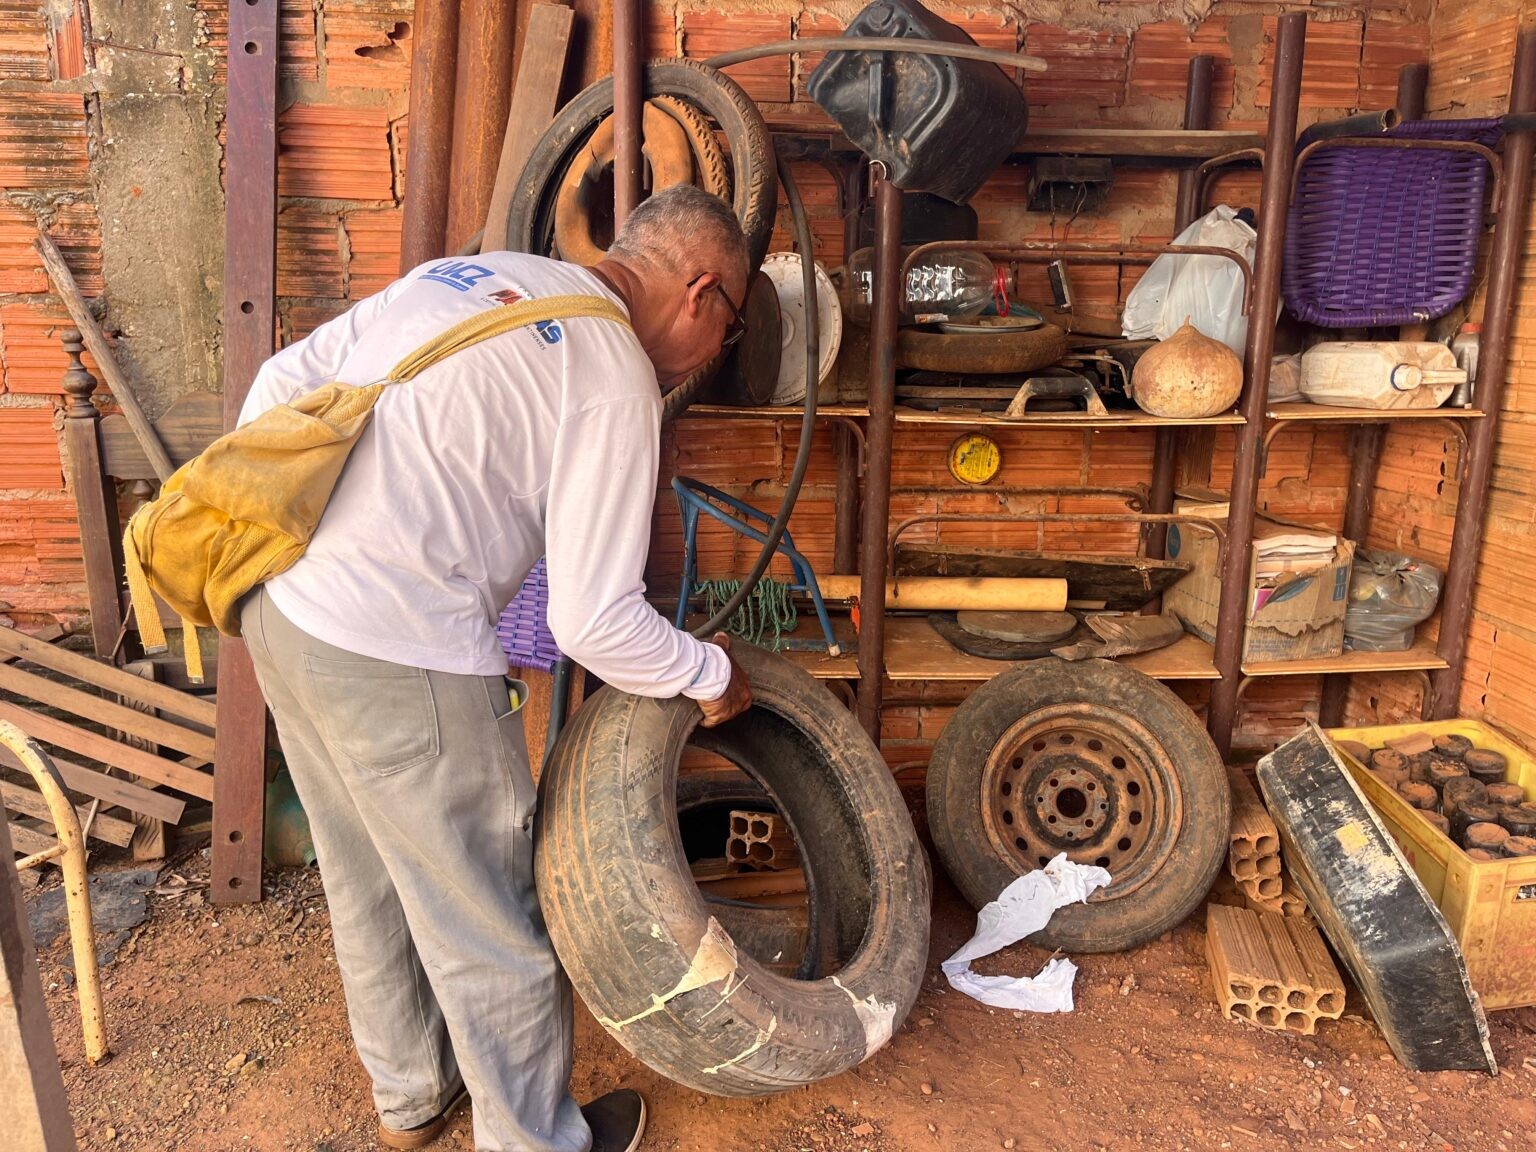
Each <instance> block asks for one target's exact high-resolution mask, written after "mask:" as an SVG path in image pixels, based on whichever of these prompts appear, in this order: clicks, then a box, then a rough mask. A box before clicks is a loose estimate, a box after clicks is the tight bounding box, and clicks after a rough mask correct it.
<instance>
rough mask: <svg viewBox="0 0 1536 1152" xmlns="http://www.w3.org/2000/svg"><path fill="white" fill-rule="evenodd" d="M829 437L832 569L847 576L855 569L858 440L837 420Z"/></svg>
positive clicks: (857, 530)
mask: <svg viewBox="0 0 1536 1152" xmlns="http://www.w3.org/2000/svg"><path fill="white" fill-rule="evenodd" d="M832 437H833V439H832V446H833V451H834V452H835V453H836V455H837V495H836V497H835V498H834V503H833V528H832V571H833V572H835V573H837V575H839V576H851V575H853V574H854V573H856V572H857V571H858V570H859V444H858V441H857V440H855V439H854V437H853V433H852V432H850V431H849V430H848V429H847V428H845V427H843V426H842V425H841V424H838V425H836V426H835V427H834V428H833V429H832Z"/></svg>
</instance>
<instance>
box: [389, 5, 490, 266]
mask: <svg viewBox="0 0 1536 1152" xmlns="http://www.w3.org/2000/svg"><path fill="white" fill-rule="evenodd" d="M458 56H459V0H416V19H415V22H414V23H413V24H412V25H411V102H410V111H409V117H410V126H411V131H410V134H409V137H408V139H407V142H406V157H405V220H404V223H403V224H402V226H401V230H400V272H401V274H402V275H404V274H405V273H406V272H409V271H410V270H411V269H412V268H414V267H416V265H418V264H424V263H426V262H427V261H428V260H435V259H436V258H437V257H439V256H441V255H442V254H443V253H444V252H445V251H447V247H448V177H449V167H450V165H451V164H452V160H453V79H454V72H455V70H456V69H457V67H458V64H457V61H458ZM477 251H478V249H477Z"/></svg>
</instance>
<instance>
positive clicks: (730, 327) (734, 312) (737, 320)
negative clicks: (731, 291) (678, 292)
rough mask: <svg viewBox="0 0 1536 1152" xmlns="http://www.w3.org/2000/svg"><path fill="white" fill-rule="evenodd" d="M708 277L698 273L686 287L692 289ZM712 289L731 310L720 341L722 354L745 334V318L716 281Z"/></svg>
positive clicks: (704, 273)
mask: <svg viewBox="0 0 1536 1152" xmlns="http://www.w3.org/2000/svg"><path fill="white" fill-rule="evenodd" d="M709 275H711V273H709V272H700V273H699V274H698V275H697V276H695V277H694V278H693V279H692V280H690V281H688V284H687V287H689V288H692V287H693V286H694V285H695V284H697V283H698V282H699V281H700V280H702V279H704V277H706V276H709ZM714 287H715V291H716V292H718V293H720V299H722V300H724V301H725V306H726V307H727V308H729V309H730V310H731V322H730V323H729V324H727V325H726V326H725V335H724V336H723V337H722V338H721V340H720V351H722V352H724V351H725V350H726V349H727V348H729V347H731V345H733V344H735V343H737V342H738V341H740V340H741V338H742V337H743V336H745V335H746V334H747V318H746V317H745V316H743V315H742V314H741V310H740V309H738V308H737V307H736V305H735V304H733V303H731V298H730V297H729V296H727V295H726V293H725V289H724V288H723V287H721V284H720V281H719V280H718V279H717V280H716V281H715V285H714Z"/></svg>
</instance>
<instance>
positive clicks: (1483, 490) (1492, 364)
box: [1427, 29, 1536, 720]
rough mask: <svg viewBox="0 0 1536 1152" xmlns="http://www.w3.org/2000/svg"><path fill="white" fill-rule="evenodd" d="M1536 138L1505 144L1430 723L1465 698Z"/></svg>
mask: <svg viewBox="0 0 1536 1152" xmlns="http://www.w3.org/2000/svg"><path fill="white" fill-rule="evenodd" d="M1509 110H1510V112H1511V113H1513V114H1515V115H1520V114H1523V113H1529V112H1536V29H1528V30H1526V31H1524V32H1522V33H1521V34H1520V41H1519V47H1518V49H1517V50H1516V53H1515V74H1514V79H1513V80H1512V81H1511V84H1510V93H1509ZM1533 154H1536V136H1533V135H1532V133H1531V131H1529V130H1522V131H1519V132H1512V133H1511V134H1510V135H1509V136H1508V137H1506V138H1505V141H1504V161H1505V171H1506V172H1507V178H1506V179H1505V181H1504V195H1503V197H1502V199H1501V200H1500V201H1499V215H1498V221H1497V223H1496V224H1495V226H1494V231H1493V253H1492V256H1491V258H1490V261H1489V271H1488V302H1487V304H1486V305H1485V307H1484V310H1483V339H1482V348H1481V351H1480V354H1479V356H1478V361H1477V386H1476V388H1475V389H1474V393H1473V394H1474V395H1475V396H1476V398H1477V406H1478V407H1479V408H1480V409H1482V411H1483V413H1484V415H1483V418H1482V419H1481V420H1475V421H1473V422H1472V423H1473V425H1474V426H1473V427H1472V428H1470V429H1468V430H1467V437H1468V450H1467V466H1466V471H1465V474H1464V476H1463V478H1462V481H1461V490H1460V494H1459V497H1458V499H1457V503H1456V527H1455V530H1454V531H1453V533H1452V535H1451V562H1450V564H1449V565H1448V566H1447V569H1446V574H1445V588H1444V590H1443V591H1442V592H1441V595H1440V605H1441V607H1440V644H1439V652H1440V656H1441V658H1442V659H1443V660H1444V661H1445V662H1446V664H1447V667H1446V668H1444V669H1443V670H1441V671H1439V672H1437V673H1436V674H1435V676H1434V679H1433V691H1432V692H1431V694H1430V698H1429V701H1428V707H1427V714H1428V716H1429V718H1430V719H1432V720H1444V719H1448V718H1450V717H1452V716H1455V715H1456V711H1457V704H1458V701H1459V700H1460V697H1461V674H1462V665H1463V664H1464V662H1465V660H1466V655H1467V626H1468V625H1469V624H1470V623H1471V619H1472V595H1473V592H1474V590H1475V589H1476V586H1477V566H1478V553H1479V551H1480V548H1481V545H1482V535H1483V517H1484V514H1485V513H1486V511H1487V508H1488V483H1489V480H1490V479H1491V478H1492V476H1493V456H1494V449H1495V447H1496V445H1497V442H1498V439H1497V438H1498V432H1499V415H1500V409H1501V408H1502V407H1503V396H1504V375H1505V369H1506V368H1507V366H1508V364H1509V344H1510V329H1511V327H1512V325H1513V318H1514V304H1515V293H1516V291H1517V290H1518V287H1519V278H1520V257H1521V249H1522V247H1523V243H1524V239H1525V214H1526V210H1527V209H1528V208H1529V206H1530V197H1531V158H1532V156H1533Z"/></svg>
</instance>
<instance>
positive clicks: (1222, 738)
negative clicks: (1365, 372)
mask: <svg viewBox="0 0 1536 1152" xmlns="http://www.w3.org/2000/svg"><path fill="white" fill-rule="evenodd" d="M1278 25H1279V26H1278V29H1277V31H1276V34H1275V37H1276V43H1275V66H1274V81H1273V84H1272V88H1271V91H1272V95H1271V98H1270V107H1269V134H1268V136H1267V137H1266V138H1265V144H1264V184H1263V189H1262V192H1261V195H1260V198H1259V238H1258V249H1257V252H1256V256H1255V260H1254V267H1255V270H1256V276H1255V283H1254V292H1253V309H1252V313H1251V317H1252V318H1251V321H1250V323H1249V325H1248V346H1247V348H1246V350H1245V355H1244V357H1243V369H1244V372H1243V376H1244V389H1245V390H1244V392H1243V399H1242V411H1243V418H1244V420H1245V421H1246V422H1245V423H1244V424H1242V425H1240V426H1239V427H1238V429H1237V445H1236V450H1235V452H1234V455H1233V460H1232V491H1231V494H1230V501H1229V508H1230V513H1229V515H1228V519H1227V532H1228V537H1227V553H1226V558H1225V563H1224V564H1223V565H1222V572H1221V603H1220V605H1219V607H1218V609H1217V615H1216V652H1215V660H1216V671H1217V673H1218V674H1219V675H1220V677H1221V678H1220V679H1219V680H1217V681H1216V682H1215V683H1214V684H1213V685H1212V686H1211V704H1210V730H1211V738H1212V739H1213V740H1214V741H1215V742H1216V747H1217V749H1218V750H1219V751H1220V752H1221V754H1222V756H1223V757H1225V756H1226V755H1227V754H1228V753H1229V752H1231V750H1232V729H1233V726H1234V724H1235V722H1236V719H1237V689H1238V683H1239V681H1240V680H1241V678H1242V670H1243V669H1242V660H1243V631H1244V628H1245V626H1246V623H1247V618H1248V587H1249V563H1248V556H1249V553H1250V552H1251V551H1252V548H1253V527H1254V525H1253V520H1254V514H1255V510H1256V508H1257V506H1258V491H1259V450H1260V447H1261V440H1262V437H1263V432H1264V408H1265V402H1266V398H1267V396H1268V393H1269V366H1270V358H1271V357H1272V356H1273V354H1274V350H1275V319H1274V318H1275V316H1276V315H1277V313H1278V311H1279V305H1280V263H1281V254H1282V251H1283V249H1284V247H1285V217H1286V208H1287V202H1288V200H1289V197H1290V190H1291V172H1292V170H1293V168H1294V166H1295V160H1296V118H1297V111H1298V109H1299V107H1300V104H1301V62H1302V57H1303V55H1304V53H1305V51H1306V41H1307V18H1306V16H1305V15H1303V14H1301V13H1294V12H1292V13H1287V14H1286V15H1284V16H1281V17H1280V18H1279V21H1278Z"/></svg>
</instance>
